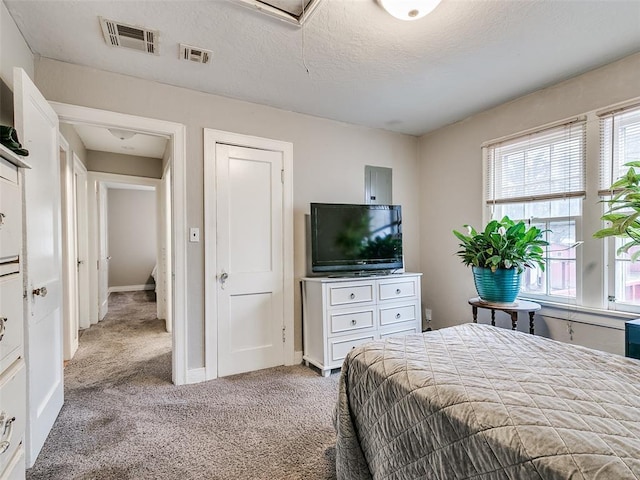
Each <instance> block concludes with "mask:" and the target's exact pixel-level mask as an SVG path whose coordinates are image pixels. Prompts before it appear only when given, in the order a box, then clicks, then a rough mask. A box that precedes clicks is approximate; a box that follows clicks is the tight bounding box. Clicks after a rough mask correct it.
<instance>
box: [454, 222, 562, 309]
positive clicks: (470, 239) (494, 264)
mask: <svg viewBox="0 0 640 480" xmlns="http://www.w3.org/2000/svg"><path fill="white" fill-rule="evenodd" d="M465 227H466V228H467V230H468V234H467V235H465V234H463V233H460V232H458V231H457V230H454V231H453V233H454V235H455V236H456V237H458V240H460V242H461V243H460V250H458V251H457V252H456V255H458V256H459V257H460V258H462V263H463V264H465V265H466V266H471V269H472V271H473V280H474V282H475V285H476V290H477V291H478V295H479V296H480V298H481V299H482V300H484V301H486V302H492V303H513V302H514V301H515V299H516V297H517V296H518V293H519V292H520V279H521V274H522V272H524V269H525V268H533V267H536V266H537V267H539V268H540V269H541V270H542V271H544V261H545V259H544V249H543V247H545V246H547V245H549V243H548V242H546V241H545V240H544V239H543V233H544V231H543V230H540V229H539V228H538V227H535V226H530V227H527V226H526V225H525V223H524V222H522V221H520V222H517V223H516V222H514V221H513V220H511V219H510V218H509V217H506V216H505V217H504V218H502V220H492V221H490V222H489V223H488V224H487V226H486V227H485V229H484V230H483V231H480V232H478V231H476V229H475V228H473V227H472V226H470V225H465Z"/></svg>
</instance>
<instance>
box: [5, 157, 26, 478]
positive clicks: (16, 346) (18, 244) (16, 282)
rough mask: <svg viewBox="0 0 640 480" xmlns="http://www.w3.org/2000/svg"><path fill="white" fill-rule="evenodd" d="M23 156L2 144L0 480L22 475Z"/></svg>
mask: <svg viewBox="0 0 640 480" xmlns="http://www.w3.org/2000/svg"><path fill="white" fill-rule="evenodd" d="M20 167H28V165H27V164H26V163H25V162H24V161H23V160H22V158H21V157H18V156H17V155H15V154H13V152H11V151H10V150H7V149H6V148H5V147H4V146H3V145H0V480H5V479H6V480H9V479H11V480H14V479H24V478H25V456H24V432H25V426H26V403H27V399H26V369H25V363H24V338H23V335H24V326H23V322H24V318H23V313H22V312H23V285H22V215H23V208H22V179H23V178H24V176H23V175H22V172H21V170H20Z"/></svg>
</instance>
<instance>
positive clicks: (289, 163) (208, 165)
mask: <svg viewBox="0 0 640 480" xmlns="http://www.w3.org/2000/svg"><path fill="white" fill-rule="evenodd" d="M218 143H222V144H226V145H237V146H241V147H249V148H258V149H261V150H271V151H275V152H282V162H283V168H284V176H283V180H284V182H283V187H282V188H283V190H282V191H283V194H282V200H283V219H282V220H283V229H282V230H283V274H284V275H283V302H284V306H283V314H284V319H283V324H284V328H285V342H284V364H285V365H294V364H295V363H296V360H295V351H294V338H293V335H294V330H293V302H294V299H293V296H294V272H293V144H292V143H291V142H284V141H281V140H272V139H269V138H262V137H254V136H250V135H242V134H237V133H232V132H225V131H222V130H213V129H209V128H205V129H204V224H205V225H204V251H205V252H215V251H216V231H217V227H216V193H215V158H216V144H218ZM216 271H217V269H216V258H215V254H212V253H209V254H206V253H205V259H204V291H205V299H204V312H205V322H204V324H205V328H204V338H205V366H206V370H207V380H210V379H213V378H217V376H218V318H217V315H216V311H217V305H216V296H215V291H216V289H215V288H214V285H215V282H216Z"/></svg>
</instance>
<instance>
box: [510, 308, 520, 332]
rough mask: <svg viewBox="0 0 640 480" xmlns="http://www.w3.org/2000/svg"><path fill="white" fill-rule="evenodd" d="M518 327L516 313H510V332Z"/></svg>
mask: <svg viewBox="0 0 640 480" xmlns="http://www.w3.org/2000/svg"><path fill="white" fill-rule="evenodd" d="M517 326H518V312H511V330H515V329H516V327H517Z"/></svg>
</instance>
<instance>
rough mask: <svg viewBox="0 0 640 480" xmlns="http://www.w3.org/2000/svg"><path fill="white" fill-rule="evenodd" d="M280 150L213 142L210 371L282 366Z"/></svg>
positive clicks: (226, 372) (230, 371) (251, 369)
mask: <svg viewBox="0 0 640 480" xmlns="http://www.w3.org/2000/svg"><path fill="white" fill-rule="evenodd" d="M282 168H283V164H282V152H273V151H266V150H259V149H253V148H243V147H235V146H228V145H219V144H218V145H216V205H217V232H218V241H217V247H216V250H217V251H216V260H217V261H216V264H217V268H218V275H217V278H218V282H217V305H218V375H219V376H225V375H232V374H235V373H241V372H247V371H253V370H258V369H262V368H268V367H273V366H276V365H282V364H284V338H283V326H284V323H283V322H284V308H283V302H284V300H283V270H284V268H283V231H282V225H283V223H282V221H283V218H282V215H283V212H282V206H283V199H282V177H281V171H282Z"/></svg>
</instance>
